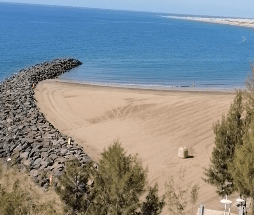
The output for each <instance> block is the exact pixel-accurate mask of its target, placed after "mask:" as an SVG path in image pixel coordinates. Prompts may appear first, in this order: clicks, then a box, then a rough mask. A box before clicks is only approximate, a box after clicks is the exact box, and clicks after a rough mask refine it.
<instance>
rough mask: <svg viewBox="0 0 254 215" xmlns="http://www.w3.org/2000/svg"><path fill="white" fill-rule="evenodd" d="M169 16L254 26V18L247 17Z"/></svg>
mask: <svg viewBox="0 0 254 215" xmlns="http://www.w3.org/2000/svg"><path fill="white" fill-rule="evenodd" d="M165 17H168V18H173V19H185V20H192V21H198V22H210V23H217V24H224V25H235V26H242V27H249V28H254V19H247V18H245V19H244V18H216V17H214V18H205V17H193V16H186V17H179V16H165Z"/></svg>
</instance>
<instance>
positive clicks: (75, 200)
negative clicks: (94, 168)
mask: <svg viewBox="0 0 254 215" xmlns="http://www.w3.org/2000/svg"><path fill="white" fill-rule="evenodd" d="M90 168H91V163H89V164H87V165H84V166H82V165H81V164H80V162H79V161H78V160H73V161H70V162H67V163H66V170H65V173H64V174H63V176H61V177H60V178H59V185H58V186H57V187H56V192H57V193H58V195H59V196H60V197H61V199H62V201H63V202H64V203H65V204H66V207H65V211H66V212H68V213H71V214H76V213H81V212H82V211H84V210H87V208H88V207H89V203H90V201H91V200H90V198H91V197H92V195H89V194H90V193H91V191H90V190H91V189H90V187H89V186H88V181H89V174H90Z"/></svg>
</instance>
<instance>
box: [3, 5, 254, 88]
mask: <svg viewBox="0 0 254 215" xmlns="http://www.w3.org/2000/svg"><path fill="white" fill-rule="evenodd" d="M165 15H166V14H156V13H141V12H127V11H110V10H98V9H85V8H71V7H53V6H35V5H21V4H7V3H0V65H1V67H0V80H3V79H5V78H7V77H9V76H10V75H12V74H13V73H15V72H17V71H18V70H19V69H22V68H24V67H28V66H31V65H33V64H36V63H40V62H43V61H47V60H52V59H54V58H62V57H74V58H77V59H79V60H80V61H82V62H83V65H82V66H80V67H78V68H76V69H74V70H73V71H71V72H69V73H66V74H64V75H63V76H61V79H68V80H73V81H78V82H85V83H91V84H102V85H124V86H126V85H127V86H134V87H157V88H160V87H162V88H167V87H172V86H182V87H192V86H193V84H195V86H196V87H201V88H236V87H243V86H244V81H245V79H246V76H247V74H249V73H250V62H251V61H254V29H251V28H244V27H237V26H228V25H218V24H211V23H202V22H195V21H188V20H177V19H169V18H165V17H164V16H165ZM167 15H168V14H167Z"/></svg>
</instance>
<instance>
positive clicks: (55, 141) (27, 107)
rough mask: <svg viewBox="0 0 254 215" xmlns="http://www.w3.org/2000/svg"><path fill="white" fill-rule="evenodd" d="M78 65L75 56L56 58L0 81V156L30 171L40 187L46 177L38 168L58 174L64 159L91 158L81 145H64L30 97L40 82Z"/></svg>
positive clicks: (64, 142) (82, 159)
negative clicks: (10, 159)
mask: <svg viewBox="0 0 254 215" xmlns="http://www.w3.org/2000/svg"><path fill="white" fill-rule="evenodd" d="M80 64H81V62H80V61H78V60H75V59H57V60H54V61H51V62H45V63H42V64H37V65H35V66H33V67H30V68H26V69H22V70H21V71H20V72H18V73H17V74H15V75H14V76H12V77H10V78H8V79H6V80H5V81H3V82H0V110H1V111H0V158H4V160H5V161H6V160H7V158H9V157H12V160H13V159H15V162H14V163H17V164H18V167H20V168H25V169H27V170H30V171H31V175H32V176H33V178H34V181H35V182H37V183H39V184H41V186H43V187H45V186H48V183H49V180H48V179H47V178H45V175H46V174H41V173H40V172H41V171H44V172H45V171H46V172H47V171H50V174H53V175H55V176H59V175H62V174H63V171H64V168H65V162H67V161H68V160H71V159H75V158H78V160H80V162H81V163H87V162H90V161H91V159H90V158H89V156H88V155H87V154H86V153H85V152H84V151H83V149H82V147H79V146H78V145H76V146H74V144H73V145H71V146H70V145H68V144H67V136H66V135H62V134H61V133H60V132H59V131H58V130H57V129H55V128H54V127H53V125H51V123H50V122H48V121H47V120H46V118H45V117H44V115H43V113H40V111H39V110H38V108H37V106H36V102H35V99H34V97H33V95H34V91H33V89H34V87H36V85H37V84H38V83H39V82H40V81H43V80H46V79H52V78H56V77H58V76H59V75H61V74H62V73H64V72H68V71H69V70H70V69H72V68H74V67H76V66H78V65H80Z"/></svg>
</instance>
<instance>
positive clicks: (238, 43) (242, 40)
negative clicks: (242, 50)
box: [238, 36, 246, 44]
mask: <svg viewBox="0 0 254 215" xmlns="http://www.w3.org/2000/svg"><path fill="white" fill-rule="evenodd" d="M242 38H243V40H242V41H240V42H239V43H238V44H240V43H243V42H244V41H245V40H246V38H245V37H244V36H242Z"/></svg>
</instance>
